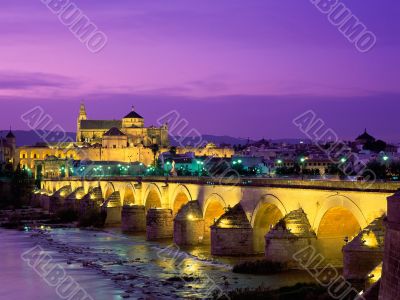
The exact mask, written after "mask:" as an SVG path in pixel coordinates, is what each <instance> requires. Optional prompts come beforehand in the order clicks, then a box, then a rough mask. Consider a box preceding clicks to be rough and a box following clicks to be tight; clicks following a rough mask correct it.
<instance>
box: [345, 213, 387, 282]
mask: <svg viewBox="0 0 400 300" xmlns="http://www.w3.org/2000/svg"><path fill="white" fill-rule="evenodd" d="M383 219H384V217H383V216H382V217H380V218H377V219H376V220H374V221H373V222H372V223H371V224H370V225H368V226H367V227H366V228H365V229H364V230H362V231H361V232H360V233H359V234H358V235H357V236H356V237H355V238H354V239H353V240H352V241H350V242H349V243H348V244H347V245H345V246H344V247H343V265H344V268H343V276H344V277H345V278H346V279H347V280H350V281H356V282H358V283H360V284H361V286H362V289H364V287H365V288H368V287H369V280H367V279H368V277H369V274H370V273H371V271H372V270H374V269H375V268H376V267H377V266H378V265H379V264H381V262H382V259H383V249H384V238H385V227H384V225H383ZM371 276H372V275H371ZM371 276H370V277H371ZM374 276H375V275H374ZM371 279H372V280H371V282H374V281H376V278H371ZM378 279H379V278H378Z"/></svg>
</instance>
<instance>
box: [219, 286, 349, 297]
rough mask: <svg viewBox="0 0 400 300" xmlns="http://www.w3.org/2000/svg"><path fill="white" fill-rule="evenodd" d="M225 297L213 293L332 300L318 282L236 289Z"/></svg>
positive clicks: (232, 295) (234, 295)
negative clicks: (278, 286) (277, 287)
mask: <svg viewBox="0 0 400 300" xmlns="http://www.w3.org/2000/svg"><path fill="white" fill-rule="evenodd" d="M227 296H228V297H229V298H228V297H226V296H225V298H224V297H223V296H222V297H221V295H219V294H217V293H215V294H214V295H213V299H230V300H242V299H245V300H248V299H251V300H293V299H296V300H331V299H332V296H331V295H329V293H328V290H327V288H324V287H322V286H320V285H317V284H304V283H299V284H296V285H295V286H292V287H284V288H280V289H277V290H271V289H267V288H262V287H259V288H256V289H236V290H234V291H231V292H228V294H227ZM354 297H355V294H352V295H348V296H345V297H344V298H341V299H343V300H350V299H351V300H353V299H354Z"/></svg>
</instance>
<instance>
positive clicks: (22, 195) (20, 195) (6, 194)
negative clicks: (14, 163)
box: [0, 167, 35, 209]
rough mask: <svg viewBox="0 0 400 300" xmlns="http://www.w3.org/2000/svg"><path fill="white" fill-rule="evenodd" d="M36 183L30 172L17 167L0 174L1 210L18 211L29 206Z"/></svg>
mask: <svg viewBox="0 0 400 300" xmlns="http://www.w3.org/2000/svg"><path fill="white" fill-rule="evenodd" d="M34 186H35V182H34V180H33V178H32V176H30V174H29V173H28V172H26V171H25V170H21V169H20V168H19V167H17V169H16V170H12V168H11V169H4V170H2V171H1V174H0V209H16V208H21V207H23V206H25V205H29V203H30V198H31V196H32V191H33V189H34Z"/></svg>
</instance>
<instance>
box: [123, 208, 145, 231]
mask: <svg viewBox="0 0 400 300" xmlns="http://www.w3.org/2000/svg"><path fill="white" fill-rule="evenodd" d="M121 225H122V226H121V227H122V230H123V231H126V232H144V231H146V211H145V207H144V206H143V205H133V206H127V205H126V206H123V207H122V216H121Z"/></svg>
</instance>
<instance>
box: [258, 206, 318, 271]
mask: <svg viewBox="0 0 400 300" xmlns="http://www.w3.org/2000/svg"><path fill="white" fill-rule="evenodd" d="M316 239H317V236H316V234H315V233H314V231H312V229H311V225H310V223H309V221H308V218H307V215H306V214H305V213H304V211H303V210H302V209H298V210H295V211H292V212H290V213H289V214H287V215H286V216H285V217H284V218H283V219H281V220H280V221H279V222H278V223H277V224H276V225H275V226H274V227H273V228H272V229H271V230H270V231H269V232H268V233H267V235H266V236H265V256H266V258H267V259H268V260H269V261H273V262H281V263H284V264H286V265H287V267H288V268H293V269H297V268H300V266H299V263H298V262H297V261H296V260H295V258H294V256H295V254H296V253H297V252H299V251H301V250H303V249H306V248H307V247H309V246H311V245H313V244H314V243H315V241H316Z"/></svg>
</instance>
